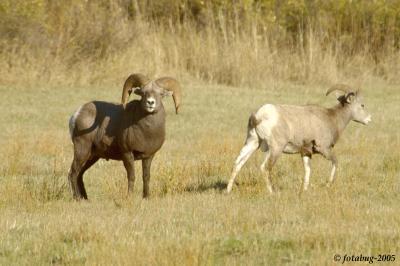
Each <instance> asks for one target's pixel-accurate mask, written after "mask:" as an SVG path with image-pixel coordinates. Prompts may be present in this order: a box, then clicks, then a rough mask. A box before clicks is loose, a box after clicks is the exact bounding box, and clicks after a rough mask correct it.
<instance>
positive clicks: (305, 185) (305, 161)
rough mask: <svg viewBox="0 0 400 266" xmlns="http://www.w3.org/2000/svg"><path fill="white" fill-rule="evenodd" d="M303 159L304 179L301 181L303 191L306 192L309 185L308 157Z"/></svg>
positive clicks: (309, 169)
mask: <svg viewBox="0 0 400 266" xmlns="http://www.w3.org/2000/svg"><path fill="white" fill-rule="evenodd" d="M302 158H303V166H304V179H303V190H304V191H306V190H307V189H308V185H309V184H310V174H311V167H310V157H308V156H302Z"/></svg>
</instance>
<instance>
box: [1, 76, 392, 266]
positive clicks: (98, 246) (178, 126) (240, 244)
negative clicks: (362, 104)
mask: <svg viewBox="0 0 400 266" xmlns="http://www.w3.org/2000/svg"><path fill="white" fill-rule="evenodd" d="M122 78H123V77H121V79H122ZM182 83H183V87H184V91H185V98H184V104H185V105H184V107H183V108H182V114H180V115H178V116H176V115H174V114H173V104H172V101H171V99H167V100H166V101H165V105H166V106H167V109H168V114H169V115H168V117H167V133H168V136H167V140H166V143H165V145H164V147H163V148H162V149H161V151H160V152H159V153H158V154H157V155H156V159H155V161H154V164H153V169H152V179H151V193H152V196H151V198H150V199H149V200H142V199H141V185H142V182H141V178H140V176H138V178H137V181H136V187H135V195H134V196H133V197H132V198H126V190H127V181H126V177H125V171H124V168H123V166H122V163H120V162H111V161H109V162H106V161H102V162H100V163H98V164H97V165H95V166H94V167H92V168H91V169H90V170H89V171H88V172H87V174H86V176H85V183H86V187H87V190H88V196H89V199H90V201H89V202H74V201H73V200H72V197H71V193H70V191H69V188H68V186H67V172H68V168H69V165H70V162H71V160H72V144H71V143H70V140H69V136H68V129H67V121H68V118H69V115H70V114H71V113H72V112H73V111H74V110H75V109H76V108H77V107H78V106H79V105H80V104H81V103H83V102H85V101H88V100H91V99H102V100H110V101H118V99H119V97H120V89H121V88H120V87H121V86H118V85H120V84H117V85H116V86H112V87H108V88H106V87H82V88H73V87H64V88H63V87H51V86H49V87H38V88H36V89H32V88H20V89H18V90H16V89H15V88H13V87H5V86H2V87H0V94H1V96H2V99H3V104H2V105H1V106H0V113H1V114H2V116H1V117H0V128H1V129H2V130H1V132H0V145H1V147H2V148H1V150H2V152H1V154H0V156H1V157H0V213H1V215H0V264H3V265H10V264H18V265H36V264H74V265H79V264H89V265H94V264H96V265H109V264H135V265H144V264H146V265H149V264H150V265H154V264H160V265H171V264H172V265H176V264H189V265H190V264H202V265H204V264H205V265H208V264H238V265H239V264H270V265H279V264H293V265H308V264H312V265H334V261H333V256H334V255H335V254H341V255H344V254H350V255H351V254H354V255H359V254H360V253H362V254H363V255H378V254H396V255H399V254H400V253H399V250H400V248H399V247H400V245H399V243H400V233H399V230H398V228H399V224H400V216H399V214H398V210H399V207H400V205H399V191H400V190H399V189H400V187H399V178H400V176H399V171H400V166H399V161H400V153H399V150H400V137H399V134H398V128H399V125H400V121H399V117H398V116H397V115H396V114H397V113H398V112H399V111H400V107H399V105H398V102H399V100H400V91H399V90H398V88H397V87H394V86H390V85H387V84H385V83H380V82H375V83H368V84H365V86H364V87H365V90H366V91H365V94H366V95H365V96H366V104H367V107H368V108H369V110H370V112H371V113H372V114H373V123H372V124H370V125H369V126H367V127H365V126H362V125H357V124H355V123H353V124H350V125H349V127H348V128H347V130H346V131H345V132H344V135H343V137H342V139H341V140H340V141H339V143H338V145H337V147H336V148H335V149H336V152H337V155H338V159H339V166H340V169H339V172H338V179H337V182H336V183H335V185H334V187H333V188H331V189H327V188H325V187H324V186H323V184H324V182H325V178H326V177H327V176H328V173H329V168H330V165H329V162H327V161H325V160H324V159H322V158H320V157H318V156H316V157H315V158H314V159H313V160H312V167H313V168H312V176H311V183H312V185H313V187H312V188H311V190H310V191H309V192H307V193H305V194H303V195H302V196H301V197H299V195H298V193H297V192H298V189H299V187H300V183H301V177H302V175H303V169H302V164H301V160H300V158H299V156H282V157H281V158H280V160H279V161H278V163H277V165H276V172H275V173H276V179H275V182H276V183H277V184H278V186H279V187H280V188H281V193H280V194H279V195H273V196H271V195H269V194H268V193H267V191H266V188H265V184H264V180H263V178H262V176H261V173H260V171H259V170H258V166H259V164H260V163H261V160H262V157H261V152H258V153H257V154H256V155H255V156H254V157H253V158H251V159H250V160H249V162H248V163H247V165H246V166H245V167H244V169H243V170H242V172H241V173H240V175H239V177H238V179H237V180H238V185H237V186H235V187H234V190H233V192H232V194H230V195H225V194H224V193H223V191H222V190H223V189H224V188H225V186H226V182H227V179H228V178H229V174H230V170H231V167H232V163H233V161H234V158H235V156H236V155H237V153H238V151H239V150H240V147H241V145H242V143H243V141H244V139H245V134H246V123H247V118H248V115H249V114H250V112H251V111H254V110H255V109H256V107H258V106H259V105H261V104H262V103H265V102H276V103H278V102H279V103H296V104H302V103H320V104H323V105H325V106H329V105H332V104H334V102H335V100H334V98H333V97H325V96H324V92H325V89H326V88H325V87H324V86H311V87H310V86H299V85H293V84H283V83H276V85H275V87H272V86H270V85H267V84H266V85H265V86H263V87H262V88H258V89H255V88H238V87H227V86H218V85H204V84H201V83H196V82H192V81H190V80H183V81H182ZM137 166H138V167H140V166H139V164H137ZM139 170H140V168H139ZM138 172H139V173H140V171H138ZM398 259H400V258H397V260H398ZM397 260H396V262H397ZM389 264H390V263H388V265H389ZM390 265H394V264H393V263H391V264H390Z"/></svg>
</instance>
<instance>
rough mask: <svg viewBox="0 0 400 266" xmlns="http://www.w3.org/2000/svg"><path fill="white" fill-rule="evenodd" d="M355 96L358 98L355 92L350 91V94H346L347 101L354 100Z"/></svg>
mask: <svg viewBox="0 0 400 266" xmlns="http://www.w3.org/2000/svg"><path fill="white" fill-rule="evenodd" d="M355 98H356V95H355V94H354V92H349V93H348V94H346V102H347V103H352V102H354V99H355Z"/></svg>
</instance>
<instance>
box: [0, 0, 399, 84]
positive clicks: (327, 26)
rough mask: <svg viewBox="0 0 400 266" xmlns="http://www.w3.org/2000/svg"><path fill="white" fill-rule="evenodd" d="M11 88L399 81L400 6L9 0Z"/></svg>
mask: <svg viewBox="0 0 400 266" xmlns="http://www.w3.org/2000/svg"><path fill="white" fill-rule="evenodd" d="M0 36H1V42H0V59H1V60H0V64H1V65H0V82H1V83H2V84H25V85H26V84H30V85H34V84H54V85H55V84H57V85H60V84H65V85H98V84H108V85H110V84H115V83H117V82H118V84H120V83H121V82H122V79H123V77H125V76H126V75H128V74H129V73H131V72H132V71H142V72H145V73H147V74H149V75H158V74H161V73H163V74H165V73H167V74H171V75H175V76H179V77H182V76H185V77H188V78H197V79H201V80H205V81H209V82H217V83H223V84H228V85H246V86H263V84H265V83H266V82H278V81H290V82H300V83H321V82H322V83H329V84H330V83H332V82H336V81H338V80H350V81H355V82H358V83H362V82H363V81H364V80H366V79H367V78H370V77H378V78H380V79H383V80H385V81H388V82H390V83H396V82H397V78H396V77H397V73H398V72H399V38H400V1H397V0H374V1H366V0H323V1H322V0H300V1H294V0H283V1H274V0H237V1H227V0H216V1H199V0H172V1H170V0H160V1H152V0H142V1H138V0H118V1H111V0H96V1H93V0H66V1H50V0H32V1H24V0H3V1H1V3H0Z"/></svg>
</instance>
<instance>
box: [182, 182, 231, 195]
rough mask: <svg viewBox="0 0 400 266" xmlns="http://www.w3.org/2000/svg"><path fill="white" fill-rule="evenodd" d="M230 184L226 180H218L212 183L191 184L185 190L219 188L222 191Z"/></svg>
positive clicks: (200, 190) (202, 190) (194, 190)
mask: <svg viewBox="0 0 400 266" xmlns="http://www.w3.org/2000/svg"><path fill="white" fill-rule="evenodd" d="M227 186H228V184H227V182H224V181H216V182H212V183H207V184H204V183H202V184H190V185H188V186H186V187H185V189H184V191H185V192H205V191H208V190H211V189H212V190H217V191H220V192H222V191H223V190H225V189H226V187H227Z"/></svg>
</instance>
